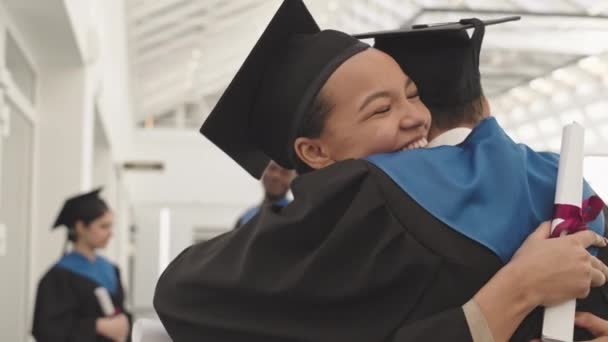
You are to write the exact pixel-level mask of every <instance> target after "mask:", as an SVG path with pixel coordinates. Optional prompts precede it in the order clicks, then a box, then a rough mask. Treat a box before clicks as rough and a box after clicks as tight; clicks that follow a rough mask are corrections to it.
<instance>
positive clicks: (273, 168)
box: [234, 161, 295, 229]
mask: <svg viewBox="0 0 608 342" xmlns="http://www.w3.org/2000/svg"><path fill="white" fill-rule="evenodd" d="M294 177H295V171H293V170H288V169H285V168H283V167H282V166H280V165H279V164H277V163H275V162H274V161H270V163H268V166H267V167H266V170H264V175H262V185H263V186H264V200H263V201H262V203H261V204H260V205H258V206H255V207H252V208H249V209H247V211H245V213H244V214H243V215H241V217H239V220H238V221H237V222H236V225H235V226H234V228H235V229H236V228H238V227H240V226H242V225H244V224H245V223H247V222H248V221H249V220H251V219H252V218H253V217H254V216H255V215H257V213H258V212H259V211H260V208H261V207H262V206H264V205H272V206H278V207H281V208H282V207H284V206H286V205H287V204H288V203H289V200H288V199H287V192H288V191H289V187H290V185H291V181H292V180H293V179H294Z"/></svg>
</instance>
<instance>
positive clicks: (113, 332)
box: [32, 188, 131, 342]
mask: <svg viewBox="0 0 608 342" xmlns="http://www.w3.org/2000/svg"><path fill="white" fill-rule="evenodd" d="M100 191H101V188H99V189H97V190H94V191H92V192H89V193H85V194H81V195H78V196H75V197H72V198H69V199H68V200H67V201H66V202H65V204H64V206H63V208H62V209H61V212H60V213H59V216H58V217H57V220H56V221H55V224H54V225H53V229H54V228H57V227H60V226H65V227H67V229H68V232H67V241H66V247H67V243H68V241H70V242H72V243H73V248H72V251H71V252H69V253H67V252H66V253H65V254H64V255H63V257H62V258H61V259H60V260H59V261H58V262H57V263H56V264H55V265H53V266H52V267H51V269H50V270H49V271H48V272H47V273H46V274H45V275H44V276H43V277H42V279H41V280H40V283H39V285H38V291H37V293H36V307H35V309H34V324H33V328H32V335H33V336H34V337H35V338H36V341H38V342H68V341H70V342H72V341H78V342H97V341H100V342H101V341H103V342H105V341H113V342H124V341H128V340H129V335H130V334H129V332H130V327H131V316H130V314H129V313H127V312H126V311H125V309H124V292H123V288H122V284H121V281H120V273H119V270H118V267H116V266H115V265H113V264H112V263H111V262H110V261H108V260H107V259H105V258H104V257H102V256H100V255H97V253H96V249H98V248H104V247H105V246H106V245H107V244H108V242H109V240H110V238H111V237H112V220H113V217H112V211H111V210H110V208H109V207H108V206H107V204H106V203H105V202H104V200H102V199H101V198H99V192H100ZM64 252H65V251H64ZM104 311H105V312H104Z"/></svg>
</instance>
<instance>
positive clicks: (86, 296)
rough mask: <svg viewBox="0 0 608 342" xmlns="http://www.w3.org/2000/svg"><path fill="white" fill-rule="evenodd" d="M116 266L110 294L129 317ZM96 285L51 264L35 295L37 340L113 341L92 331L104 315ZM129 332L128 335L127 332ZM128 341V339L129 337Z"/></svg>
mask: <svg viewBox="0 0 608 342" xmlns="http://www.w3.org/2000/svg"><path fill="white" fill-rule="evenodd" d="M115 269H116V276H117V278H118V291H117V293H116V295H111V298H112V302H113V303H114V307H115V308H117V309H118V310H120V312H121V313H124V314H125V315H127V317H128V318H129V323H130V325H131V326H132V324H131V323H132V320H131V315H130V314H129V313H128V312H127V311H126V310H125V307H124V291H123V288H122V282H121V281H120V272H119V270H118V268H115ZM98 287H99V284H97V283H96V282H94V281H93V280H91V279H89V278H86V277H84V276H82V275H80V274H77V273H74V272H72V271H69V270H67V269H65V268H62V267H57V266H54V267H52V268H51V269H50V270H49V271H48V272H47V273H46V274H45V275H44V276H43V277H42V279H41V280H40V283H39V284H38V292H37V294H36V307H35V309H34V323H33V328H32V335H33V336H34V338H35V339H36V341H37V342H112V341H111V340H110V339H108V338H105V337H104V336H101V335H98V334H97V333H96V330H95V321H96V320H97V318H101V317H104V315H103V313H102V311H101V307H100V305H99V303H98V301H97V297H96V296H95V293H94V291H95V289H96V288H98ZM129 335H130V334H129ZM129 341H130V338H129Z"/></svg>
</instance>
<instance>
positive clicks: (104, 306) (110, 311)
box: [95, 287, 116, 317]
mask: <svg viewBox="0 0 608 342" xmlns="http://www.w3.org/2000/svg"><path fill="white" fill-rule="evenodd" d="M95 297H97V301H98V302H99V306H101V311H103V314H104V315H105V316H106V317H111V316H114V314H115V313H116V310H115V309H114V304H113V303H112V298H110V294H109V293H108V290H106V288H105V287H98V288H96V289H95Z"/></svg>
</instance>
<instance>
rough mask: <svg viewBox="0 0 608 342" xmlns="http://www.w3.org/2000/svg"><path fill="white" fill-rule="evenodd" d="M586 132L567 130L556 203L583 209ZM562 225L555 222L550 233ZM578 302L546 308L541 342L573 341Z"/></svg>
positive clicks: (576, 126) (573, 126)
mask: <svg viewBox="0 0 608 342" xmlns="http://www.w3.org/2000/svg"><path fill="white" fill-rule="evenodd" d="M584 147H585V129H584V128H583V126H581V125H579V124H578V123H576V122H575V123H572V124H569V125H567V126H565V127H564V131H563V134H562V148H561V153H560V159H559V171H558V173H557V188H556V190H555V203H556V204H570V205H575V206H577V207H580V206H581V204H582V199H583V156H584ZM561 222H563V220H562V219H559V218H558V219H554V220H553V222H552V223H551V232H553V230H554V229H555V227H556V226H557V225H558V224H560V223H561ZM575 311H576V300H574V299H572V300H569V301H567V302H565V303H562V304H559V305H555V306H551V307H546V308H545V316H544V319H543V333H542V339H543V341H545V342H571V341H572V339H573V338H574V315H575Z"/></svg>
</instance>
